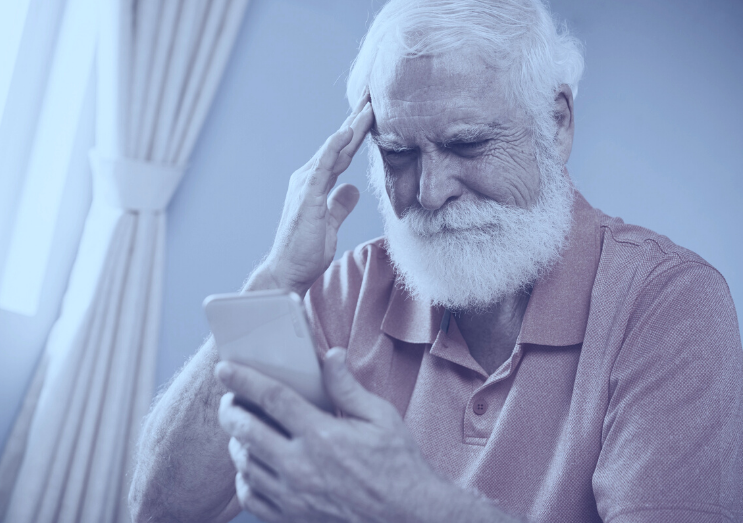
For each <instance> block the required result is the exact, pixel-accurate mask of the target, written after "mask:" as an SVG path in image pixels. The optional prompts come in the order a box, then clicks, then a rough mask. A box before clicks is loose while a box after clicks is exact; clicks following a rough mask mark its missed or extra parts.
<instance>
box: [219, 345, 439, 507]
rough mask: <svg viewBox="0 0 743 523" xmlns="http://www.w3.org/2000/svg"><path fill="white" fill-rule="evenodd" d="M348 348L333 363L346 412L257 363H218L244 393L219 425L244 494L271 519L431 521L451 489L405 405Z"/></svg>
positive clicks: (330, 374)
mask: <svg viewBox="0 0 743 523" xmlns="http://www.w3.org/2000/svg"><path fill="white" fill-rule="evenodd" d="M345 353H346V351H345V350H344V349H331V350H330V351H329V352H328V354H327V356H326V358H325V362H324V365H323V377H324V380H325V386H326V389H327V392H328V395H329V396H330V398H331V399H332V400H333V402H334V403H335V405H336V407H338V408H339V409H340V410H341V411H343V413H344V414H345V416H346V417H343V418H338V417H334V416H332V415H330V414H328V413H325V412H323V411H321V410H319V409H318V408H316V407H315V406H314V405H312V404H310V403H309V402H308V401H306V400H305V399H304V398H303V397H301V396H300V395H299V394H298V393H296V392H295V391H294V390H293V389H291V388H290V387H288V386H286V385H283V384H282V383H279V382H277V381H275V380H273V379H271V378H269V377H267V376H265V375H264V374H261V373H260V372H258V371H256V370H254V369H251V368H250V367H247V366H244V365H239V364H236V363H229V362H221V363H219V364H218V365H217V368H216V374H217V376H218V377H219V379H221V380H222V382H223V383H224V384H225V386H227V388H229V389H230V390H232V391H234V392H230V393H227V394H225V395H224V396H223V397H222V402H221V405H220V408H219V421H220V424H221V425H222V427H223V428H224V429H225V430H226V431H227V432H228V433H229V434H230V435H231V436H232V438H231V439H230V443H229V451H230V455H231V456H232V460H233V461H234V463H235V467H236V468H237V476H236V487H237V496H238V498H239V500H240V504H241V506H242V507H243V508H244V509H245V510H247V511H249V512H252V513H253V514H255V515H256V516H258V517H259V518H261V519H263V520H265V521H266V522H278V521H322V522H329V521H380V522H381V521H384V522H389V521H415V520H418V519H419V517H420V520H425V518H426V513H427V512H428V510H427V509H429V510H430V508H431V507H432V506H433V505H435V504H436V503H435V501H436V500H435V498H436V497H440V495H441V492H442V488H444V490H447V487H448V485H446V484H445V482H443V481H442V480H441V479H440V478H438V477H437V476H436V474H435V473H434V472H433V470H432V469H431V467H430V466H429V465H428V463H427V462H426V461H425V459H424V458H423V456H422V454H421V452H420V450H419V448H418V445H417V444H416V442H415V441H414V440H413V438H412V436H411V434H410V433H409V432H408V430H407V428H406V427H405V425H404V423H403V420H402V418H401V417H400V415H399V413H398V412H397V409H396V408H395V407H394V406H393V405H392V404H391V403H389V402H388V401H386V400H384V399H382V398H380V397H379V396H376V395H374V394H372V393H371V392H369V391H367V390H366V389H364V387H363V386H362V385H361V384H360V383H359V382H357V381H356V379H355V378H354V377H353V376H352V375H351V373H350V372H349V371H348V369H347V368H346V365H345ZM236 396H237V397H239V398H243V399H246V400H249V401H250V402H252V403H255V404H256V405H257V406H259V407H260V408H261V409H263V410H264V411H265V412H266V413H267V414H268V415H269V416H271V417H272V418H274V419H275V420H276V421H277V422H278V423H279V424H281V425H282V426H283V427H285V428H286V430H287V431H288V432H289V433H290V434H291V438H288V437H286V436H285V435H283V434H280V433H279V432H278V431H276V430H274V429H273V428H271V427H270V426H269V425H267V424H266V423H264V422H263V421H261V420H260V419H259V418H258V417H257V416H255V415H254V414H252V413H250V412H248V411H246V410H245V409H243V408H242V407H240V406H239V405H238V404H237V403H236V401H235V397H236ZM452 487H453V485H452ZM437 501H439V502H440V501H441V499H438V500H437ZM413 513H415V515H413Z"/></svg>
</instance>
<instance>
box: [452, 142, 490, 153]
mask: <svg viewBox="0 0 743 523" xmlns="http://www.w3.org/2000/svg"><path fill="white" fill-rule="evenodd" d="M489 141H490V140H479V141H477V142H453V143H447V144H446V145H445V147H446V148H447V149H453V150H455V151H456V150H463V151H467V150H469V151H471V150H474V149H480V148H482V147H485V145H487V143H488V142H489Z"/></svg>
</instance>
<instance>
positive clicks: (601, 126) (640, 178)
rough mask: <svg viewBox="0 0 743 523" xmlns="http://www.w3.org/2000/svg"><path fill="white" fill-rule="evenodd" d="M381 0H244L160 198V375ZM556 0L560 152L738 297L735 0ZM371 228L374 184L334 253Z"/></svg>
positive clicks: (318, 132)
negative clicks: (163, 234)
mask: <svg viewBox="0 0 743 523" xmlns="http://www.w3.org/2000/svg"><path fill="white" fill-rule="evenodd" d="M379 5H380V3H379V2H371V1H369V0H352V1H349V0H253V1H252V3H251V5H250V7H249V8H248V12H247V15H246V20H245V23H244V26H243V28H242V33H241V35H240V37H239V39H238V41H237V44H236V48H235V51H234V55H233V57H232V62H231V64H230V67H229V70H228V71H227V73H226V76H225V78H224V80H223V83H222V86H221V88H220V91H219V94H218V96H217V99H216V102H215V105H214V107H213V110H212V113H211V114H210V116H209V119H208V121H207V123H206V126H205V128H204V132H203V134H202V137H201V139H200V142H199V143H198V145H197V148H196V150H195V153H194V156H193V160H192V166H191V169H190V171H189V172H188V174H187V177H186V179H185V180H184V182H183V185H182V187H181V188H180V190H179V192H178V193H177V194H176V195H175V198H174V200H173V203H172V205H171V210H170V222H169V231H168V232H169V238H168V261H167V275H166V285H165V292H166V297H165V302H164V306H165V310H164V313H163V332H162V348H161V353H160V360H159V367H158V382H159V383H163V382H165V381H166V380H167V379H168V378H169V377H170V376H171V374H172V373H173V372H174V371H175V370H176V368H178V367H179V366H180V365H181V364H182V363H183V361H184V360H185V358H186V357H187V356H188V355H190V354H191V353H192V352H193V351H194V350H195V348H196V347H197V346H198V345H199V343H200V342H201V340H202V339H203V337H204V336H205V335H206V334H207V332H208V329H207V325H206V322H205V320H204V316H203V313H202V311H201V301H202V300H203V298H204V297H205V296H206V295H208V294H211V293H214V292H226V291H234V290H236V289H237V288H238V287H239V286H240V284H241V283H242V281H243V279H244V278H245V277H246V276H247V275H248V273H249V272H250V270H251V268H252V267H253V266H254V264H255V263H257V262H258V261H259V260H260V258H261V257H262V256H263V255H264V254H265V253H266V252H267V250H268V249H269V248H270V246H271V242H272V238H273V233H274V230H275V227H276V224H277V222H278V219H279V215H280V212H281V207H282V203H283V198H284V194H285V190H286V187H287V183H288V177H289V175H290V174H291V173H292V172H293V171H294V170H295V169H296V168H298V167H299V166H301V165H302V164H303V163H304V162H305V161H307V159H308V158H309V157H310V156H311V155H312V154H313V153H314V151H315V150H316V148H317V147H319V145H320V144H321V143H322V142H323V141H324V139H325V137H326V136H327V135H328V134H330V133H331V132H333V131H334V130H335V129H336V127H337V126H338V125H339V124H340V122H341V121H342V120H343V118H344V117H345V115H346V114H347V106H346V102H345V100H344V80H345V78H346V74H347V72H348V67H349V64H350V62H351V60H352V59H353V57H354V55H355V51H356V48H357V44H358V42H359V40H360V38H361V37H362V35H363V34H364V31H365V28H366V26H367V23H368V20H369V19H370V16H371V13H373V12H375V10H376V9H377V8H378V6H379ZM552 7H553V10H554V12H555V13H556V14H557V15H558V16H559V17H561V18H563V19H567V21H568V25H569V27H571V28H572V30H573V31H574V33H575V34H576V35H577V36H578V37H579V38H580V39H581V40H582V41H583V42H584V43H585V45H586V64H587V66H586V71H585V76H584V79H583V82H582V83H581V85H580V93H579V96H578V98H577V101H576V106H575V111H576V136H575V142H574V149H573V154H572V156H571V159H570V162H569V165H568V168H569V170H570V173H571V175H572V176H573V178H574V179H575V181H576V183H577V185H578V187H579V188H580V190H581V191H582V192H583V193H584V195H585V196H586V198H587V199H588V201H589V202H591V203H592V204H593V205H594V206H597V207H599V208H601V209H602V210H603V211H604V212H606V213H608V214H610V215H615V216H621V217H622V218H624V220H625V221H627V222H631V223H636V224H639V225H643V226H645V227H648V228H650V229H654V230H656V231H657V232H660V233H662V234H665V235H667V236H669V237H670V238H671V239H672V240H673V241H675V242H676V243H678V244H680V245H683V246H685V247H687V248H690V249H692V250H694V251H696V252H697V253H699V254H700V255H701V256H703V257H704V258H706V259H707V260H708V261H709V262H710V263H712V264H713V265H714V266H715V267H717V268H718V269H719V270H720V271H721V272H722V274H723V275H724V276H725V278H726V279H727V281H728V284H729V285H730V288H731V290H732V292H733V296H734V299H735V300H736V303H737V304H738V308H739V311H740V309H741V308H743V271H742V270H741V264H740V261H739V260H740V259H741V257H742V255H743V241H741V240H742V238H741V234H740V233H739V232H738V230H737V228H739V227H740V226H741V225H743V205H742V204H743V181H742V180H743V177H741V173H743V126H741V125H740V122H741V121H743V97H741V95H740V93H741V83H742V81H743V60H741V59H740V56H741V55H742V54H743V31H740V28H741V27H743V4H741V3H740V2H734V1H723V0H707V1H701V0H699V1H695V2H691V1H688V0H675V1H674V2H667V1H659V0H650V1H649V0H629V1H627V0H625V1H623V2H610V1H602V0H561V1H553V2H552ZM364 173H365V156H364V155H361V157H359V158H357V160H356V161H355V162H354V164H353V165H352V166H351V168H350V169H349V171H348V172H347V174H345V175H343V177H342V179H343V180H344V181H350V182H351V183H354V184H356V185H357V186H358V187H359V188H364V187H365V184H366V182H365V178H364V176H365V174H364ZM381 230H382V227H381V221H380V219H379V217H378V216H377V212H376V202H375V201H374V197H373V196H372V195H371V194H370V193H369V192H362V197H361V202H360V203H359V206H358V207H357V209H356V210H355V211H354V212H353V213H352V214H351V216H350V217H349V219H348V221H347V222H346V223H345V224H344V226H343V227H342V229H341V236H340V239H339V252H342V251H344V250H347V249H351V248H353V247H354V246H355V245H356V244H358V243H360V242H362V241H364V240H366V239H369V238H372V237H374V236H377V235H379V234H381ZM740 317H741V315H740V312H739V318H740ZM241 517H242V518H245V519H244V521H250V519H249V518H248V517H247V516H241Z"/></svg>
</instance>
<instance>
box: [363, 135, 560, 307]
mask: <svg viewBox="0 0 743 523" xmlns="http://www.w3.org/2000/svg"><path fill="white" fill-rule="evenodd" d="M370 152H371V154H370V157H371V158H370V160H371V163H370V170H369V180H370V184H371V186H372V187H373V188H374V190H375V192H376V193H377V196H378V197H379V209H380V212H381V213H382V218H383V220H384V230H385V236H386V247H387V252H388V253H389V255H390V258H391V260H392V264H393V266H394V268H395V271H396V273H397V275H398V277H399V279H400V281H401V283H402V284H403V285H404V287H405V289H406V290H407V291H408V293H409V294H410V295H411V296H413V297H414V298H415V299H419V300H423V301H425V302H428V303H430V304H432V305H435V306H443V307H446V308H447V309H449V310H454V311H464V310H468V311H484V310H486V309H488V308H490V307H491V306H493V305H496V304H497V303H498V302H500V301H501V300H503V299H504V298H506V297H508V296H512V295H514V294H516V293H518V292H521V291H524V290H527V289H528V288H529V287H530V286H531V285H532V284H533V283H534V282H535V281H536V280H537V279H538V278H539V277H540V276H542V275H544V274H545V273H547V272H548V271H549V270H550V269H551V268H552V267H553V266H554V264H555V262H556V261H557V260H559V258H560V255H561V251H562V249H563V246H564V244H565V241H566V239H567V235H568V233H569V232H570V227H571V222H572V216H571V208H572V203H573V196H574V195H573V191H572V186H571V183H570V181H569V180H568V178H567V177H566V176H565V175H564V174H563V167H562V165H561V164H560V162H559V160H557V155H556V154H555V153H556V151H554V150H550V151H547V154H541V155H538V164H539V169H540V173H541V179H540V184H541V186H540V193H539V197H538V199H537V202H536V204H534V205H533V206H532V207H531V208H530V209H522V208H519V207H514V206H504V205H501V204H499V203H497V202H495V201H493V200H486V199H480V200H478V201H475V202H471V201H470V202H459V201H458V200H455V201H453V202H451V203H449V204H446V206H445V207H443V208H441V209H438V210H436V211H427V210H425V209H422V208H420V207H417V208H411V209H408V210H407V211H406V212H405V214H404V216H403V218H402V219H400V218H398V217H397V215H396V214H395V212H394V210H393V208H392V204H391V203H390V200H389V197H388V196H387V194H386V191H385V190H384V168H383V166H382V163H381V162H382V159H381V156H380V155H379V152H378V151H377V150H376V147H373V146H370Z"/></svg>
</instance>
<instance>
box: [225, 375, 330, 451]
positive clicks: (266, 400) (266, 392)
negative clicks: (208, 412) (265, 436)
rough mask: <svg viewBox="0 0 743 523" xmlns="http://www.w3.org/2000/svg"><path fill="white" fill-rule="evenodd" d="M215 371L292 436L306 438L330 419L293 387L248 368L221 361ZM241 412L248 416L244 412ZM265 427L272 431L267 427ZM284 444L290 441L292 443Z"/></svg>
mask: <svg viewBox="0 0 743 523" xmlns="http://www.w3.org/2000/svg"><path fill="white" fill-rule="evenodd" d="M215 372H216V374H217V376H218V377H219V379H220V380H221V381H222V383H224V385H225V386H226V387H227V388H228V389H230V390H233V391H235V392H236V393H237V395H238V396H240V397H241V398H245V399H247V400H248V401H251V402H253V403H254V404H256V405H257V406H258V407H259V408H261V409H262V410H263V411H264V412H265V413H266V414H268V415H269V416H270V417H272V418H273V419H275V420H276V421H277V422H279V424H281V425H282V426H283V427H285V428H286V429H287V430H288V431H289V432H290V433H291V434H297V435H302V434H304V433H305V432H306V431H307V430H308V429H311V428H313V427H316V426H317V425H318V424H321V423H323V422H326V421H327V419H329V418H330V416H329V415H328V414H326V413H324V412H322V411H320V410H319V409H318V408H317V407H315V406H314V405H312V404H311V403H310V402H308V401H307V400H305V399H304V398H303V397H302V396H300V395H299V394H298V393H297V392H295V391H294V390H293V389H292V388H291V387H288V386H287V385H284V384H283V383H280V382H278V381H276V380H274V379H272V378H269V377H268V376H266V375H265V374H263V373H261V372H258V371H257V370H255V369H252V368H250V367H248V366H247V365H240V364H239V363H234V362H228V361H220V362H219V363H218V364H217V367H216V369H215ZM220 410H221V407H220ZM241 410H242V412H243V413H245V414H248V413H247V412H246V411H245V410H244V409H241ZM241 419H242V418H241ZM262 427H265V428H266V429H267V430H268V427H266V426H265V424H263V425H262ZM238 439H239V438H238ZM284 441H285V442H288V440H284ZM248 443H253V442H248Z"/></svg>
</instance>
